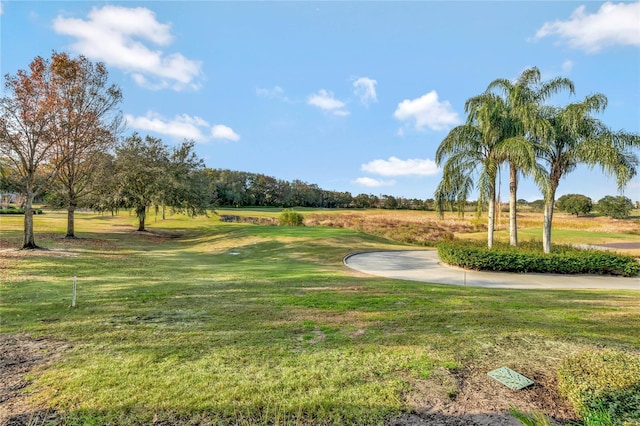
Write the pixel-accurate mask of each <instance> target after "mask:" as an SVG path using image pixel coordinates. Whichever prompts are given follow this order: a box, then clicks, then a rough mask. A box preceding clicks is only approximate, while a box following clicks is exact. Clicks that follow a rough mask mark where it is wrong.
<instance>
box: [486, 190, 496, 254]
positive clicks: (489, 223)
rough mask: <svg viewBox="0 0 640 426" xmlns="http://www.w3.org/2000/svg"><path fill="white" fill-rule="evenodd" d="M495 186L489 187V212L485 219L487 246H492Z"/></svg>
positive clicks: (494, 218) (494, 220) (494, 217)
mask: <svg viewBox="0 0 640 426" xmlns="http://www.w3.org/2000/svg"><path fill="white" fill-rule="evenodd" d="M495 214H496V188H495V185H493V186H491V188H489V214H488V216H489V217H488V219H487V246H488V247H489V248H492V247H493V231H494V228H495V222H496V216H495Z"/></svg>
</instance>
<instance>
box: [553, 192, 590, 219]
mask: <svg viewBox="0 0 640 426" xmlns="http://www.w3.org/2000/svg"><path fill="white" fill-rule="evenodd" d="M556 207H558V208H559V209H560V210H564V211H565V212H567V213H570V214H575V215H576V216H579V215H581V214H587V213H589V212H590V211H591V210H593V201H591V198H589V197H587V196H586V195H581V194H567V195H563V196H562V197H560V198H558V201H556Z"/></svg>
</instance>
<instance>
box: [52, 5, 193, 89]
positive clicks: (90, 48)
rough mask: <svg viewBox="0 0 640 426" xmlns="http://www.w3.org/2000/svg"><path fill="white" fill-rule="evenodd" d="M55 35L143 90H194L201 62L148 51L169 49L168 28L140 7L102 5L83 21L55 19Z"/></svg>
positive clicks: (171, 54)
mask: <svg viewBox="0 0 640 426" xmlns="http://www.w3.org/2000/svg"><path fill="white" fill-rule="evenodd" d="M53 29H54V31H55V32H56V33H58V34H65V35H68V36H71V37H74V38H75V39H76V41H75V42H74V43H73V44H72V45H71V48H72V49H73V50H75V51H76V52H77V53H80V54H82V55H85V56H87V57H88V58H90V59H94V60H98V61H102V62H104V63H105V64H107V65H109V66H112V67H116V68H120V69H122V70H124V71H125V72H128V73H131V75H132V78H133V80H134V81H135V82H136V83H138V84H139V85H141V86H142V87H145V88H150V89H156V90H157V89H164V88H171V89H174V90H182V89H184V88H187V87H188V88H192V89H197V88H198V87H199V84H198V83H197V81H196V80H197V79H198V78H199V77H200V75H201V63H200V62H199V61H194V60H191V59H188V58H186V57H185V56H183V55H182V54H181V53H169V54H168V53H165V52H163V51H162V50H159V49H157V48H153V49H152V48H150V47H148V46H147V45H146V44H145V42H147V43H151V44H153V45H156V46H160V47H164V46H168V45H169V44H170V43H171V42H172V41H173V36H172V35H171V26H170V25H169V24H163V23H160V22H158V21H157V20H156V16H155V13H153V12H152V11H151V10H149V9H147V8H144V7H136V8H127V7H122V6H104V7H102V8H93V9H92V10H91V12H89V15H88V17H87V20H83V19H76V18H64V17H62V16H58V17H56V18H55V19H54V21H53Z"/></svg>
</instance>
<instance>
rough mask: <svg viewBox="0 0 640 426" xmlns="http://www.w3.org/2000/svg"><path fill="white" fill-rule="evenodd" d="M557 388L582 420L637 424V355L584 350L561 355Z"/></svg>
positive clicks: (639, 380)
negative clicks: (562, 357) (570, 354)
mask: <svg viewBox="0 0 640 426" xmlns="http://www.w3.org/2000/svg"><path fill="white" fill-rule="evenodd" d="M558 388H559V390H560V393H562V394H563V395H564V396H565V397H566V398H567V399H568V400H569V402H571V404H572V405H573V407H574V409H575V410H576V413H578V415H580V416H581V417H582V418H583V420H586V419H589V418H591V417H597V418H599V419H603V418H604V419H607V421H606V422H601V423H593V422H592V423H591V424H612V425H623V424H639V423H638V422H640V358H638V357H634V356H632V355H629V354H626V353H624V352H619V351H613V350H606V351H602V352H595V351H586V352H582V353H580V354H577V355H572V356H569V357H567V358H565V359H564V360H563V361H562V362H561V364H560V367H559V368H558Z"/></svg>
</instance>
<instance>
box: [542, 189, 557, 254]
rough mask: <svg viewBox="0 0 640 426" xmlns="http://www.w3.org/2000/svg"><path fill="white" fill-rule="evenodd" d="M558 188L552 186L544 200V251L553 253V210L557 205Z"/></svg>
mask: <svg viewBox="0 0 640 426" xmlns="http://www.w3.org/2000/svg"><path fill="white" fill-rule="evenodd" d="M556 188H557V186H552V187H551V189H550V190H549V194H548V195H547V196H546V197H545V200H544V218H543V221H542V250H543V251H544V252H545V253H551V224H552V223H553V209H554V206H555V203H556V200H555V197H556Z"/></svg>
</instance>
